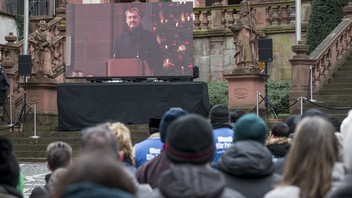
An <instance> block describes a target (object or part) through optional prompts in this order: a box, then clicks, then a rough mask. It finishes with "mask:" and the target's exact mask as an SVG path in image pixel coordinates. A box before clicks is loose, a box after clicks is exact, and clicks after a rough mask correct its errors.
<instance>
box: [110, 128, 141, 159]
mask: <svg viewBox="0 0 352 198" xmlns="http://www.w3.org/2000/svg"><path fill="white" fill-rule="evenodd" d="M107 125H108V127H109V128H110V130H111V131H112V133H113V134H114V136H115V137H116V141H117V143H118V145H119V147H120V151H123V153H124V154H123V160H124V161H126V162H128V163H129V164H131V165H134V153H133V146H132V141H131V132H130V130H129V129H128V128H127V127H126V125H124V124H122V123H121V122H114V123H107Z"/></svg>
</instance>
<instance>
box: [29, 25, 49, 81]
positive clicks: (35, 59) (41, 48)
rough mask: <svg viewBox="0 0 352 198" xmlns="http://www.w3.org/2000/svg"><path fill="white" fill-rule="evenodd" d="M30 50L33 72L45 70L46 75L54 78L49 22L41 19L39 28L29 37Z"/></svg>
mask: <svg viewBox="0 0 352 198" xmlns="http://www.w3.org/2000/svg"><path fill="white" fill-rule="evenodd" d="M28 41H29V43H30V47H29V52H30V54H31V55H32V64H33V67H32V73H34V74H36V73H37V71H40V70H41V71H43V72H44V74H45V76H47V77H49V78H52V77H53V71H52V68H51V62H52V54H53V52H54V49H53V46H52V36H51V35H50V32H49V31H48V29H47V23H46V22H45V21H44V20H41V21H40V22H39V24H38V29H37V30H36V31H35V32H34V33H33V34H32V35H31V36H30V37H29V39H28Z"/></svg>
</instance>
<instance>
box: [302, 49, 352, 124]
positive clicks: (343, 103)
mask: <svg viewBox="0 0 352 198" xmlns="http://www.w3.org/2000/svg"><path fill="white" fill-rule="evenodd" d="M314 99H315V100H317V101H316V102H314V103H315V104H316V105H314V104H311V103H308V104H306V105H305V107H304V108H305V109H307V108H317V109H320V110H322V111H323V112H325V113H326V114H328V115H334V116H337V117H339V118H340V119H341V121H342V120H343V119H344V118H345V117H346V116H347V113H348V111H349V110H350V109H352V55H351V56H349V57H348V58H347V59H346V61H345V63H344V64H342V65H341V66H340V67H339V68H338V69H337V70H336V71H335V72H334V74H333V76H332V77H331V78H330V79H329V80H328V83H327V84H325V85H324V86H323V87H322V88H321V89H320V90H319V91H318V92H317V93H314ZM318 105H319V106H320V107H319V106H318Z"/></svg>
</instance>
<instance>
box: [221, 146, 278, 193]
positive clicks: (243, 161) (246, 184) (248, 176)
mask: <svg viewBox="0 0 352 198" xmlns="http://www.w3.org/2000/svg"><path fill="white" fill-rule="evenodd" d="M219 170H220V171H221V172H222V174H223V175H224V177H225V180H226V185H227V187H229V188H232V189H234V190H236V191H238V192H240V193H241V194H243V195H244V196H245V197H250V198H262V197H263V196H264V195H265V193H267V192H268V191H270V190H272V189H273V187H274V185H275V184H277V183H278V182H279V181H280V180H281V176H280V175H278V174H276V173H274V170H275V169H274V164H273V162H272V155H271V153H270V151H269V150H268V149H267V148H266V147H265V146H264V145H263V144H261V143H259V142H256V141H252V140H243V141H239V142H236V143H235V144H233V145H232V146H231V147H230V148H228V150H227V151H226V152H225V153H224V155H223V156H222V158H221V159H220V162H219Z"/></svg>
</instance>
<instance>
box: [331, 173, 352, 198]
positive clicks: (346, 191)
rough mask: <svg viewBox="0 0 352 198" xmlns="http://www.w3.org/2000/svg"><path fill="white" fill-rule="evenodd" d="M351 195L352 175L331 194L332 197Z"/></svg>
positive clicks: (346, 197) (342, 197) (341, 197)
mask: <svg viewBox="0 0 352 198" xmlns="http://www.w3.org/2000/svg"><path fill="white" fill-rule="evenodd" d="M349 197H352V175H348V176H346V177H345V178H344V179H343V180H342V181H341V183H340V185H338V186H337V188H336V190H335V191H333V193H332V195H331V196H330V198H349Z"/></svg>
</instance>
